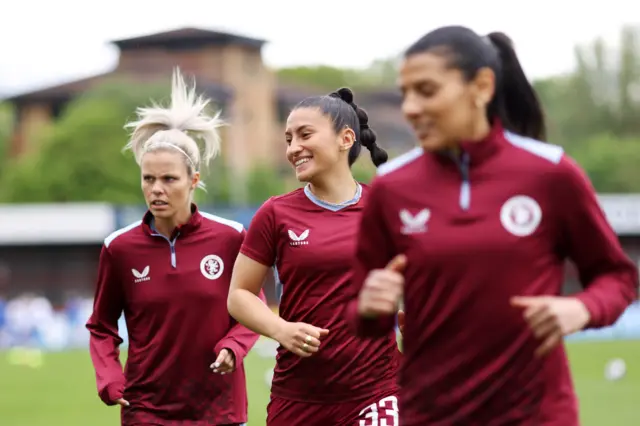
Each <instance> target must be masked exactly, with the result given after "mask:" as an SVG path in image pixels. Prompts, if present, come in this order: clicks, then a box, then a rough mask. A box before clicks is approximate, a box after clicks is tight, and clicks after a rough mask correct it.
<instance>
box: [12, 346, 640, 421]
mask: <svg viewBox="0 0 640 426" xmlns="http://www.w3.org/2000/svg"><path fill="white" fill-rule="evenodd" d="M568 348H569V354H570V359H571V367H572V370H573V373H574V379H575V382H576V386H577V388H578V393H579V396H580V405H581V416H582V424H583V426H638V425H640V340H637V341H602V342H573V343H570V344H569V345H568ZM267 352H268V351H267ZM613 358H622V359H624V360H625V362H626V364H627V374H626V376H625V377H624V378H623V379H621V380H619V381H615V382H612V381H607V380H605V378H604V366H605V364H606V363H607V361H608V360H610V359H613ZM273 363H274V360H273V357H272V356H270V355H269V356H265V355H264V354H263V355H262V356H261V355H260V354H259V353H258V351H257V350H254V351H253V352H252V353H251V354H250V355H249V357H248V359H247V360H246V368H247V378H248V388H249V404H250V405H249V426H262V425H264V423H265V406H266V403H267V401H268V397H269V388H268V387H267V384H266V381H265V377H266V375H267V373H268V372H269V371H270V369H271V368H272V367H273ZM117 424H119V416H118V411H117V409H116V408H111V407H105V406H104V405H102V403H101V402H100V401H99V399H98V397H97V395H96V391H95V383H94V375H93V370H92V367H91V363H90V360H89V355H88V353H87V352H84V351H72V352H62V353H50V354H46V355H45V356H44V362H43V365H42V366H41V367H39V368H31V367H27V366H22V365H14V364H12V363H10V362H9V356H8V353H6V352H5V353H0V425H2V426H58V425H60V426H89V425H90V426H114V425H117Z"/></svg>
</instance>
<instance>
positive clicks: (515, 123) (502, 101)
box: [487, 32, 546, 141]
mask: <svg viewBox="0 0 640 426" xmlns="http://www.w3.org/2000/svg"><path fill="white" fill-rule="evenodd" d="M487 39H488V40H490V41H491V44H492V45H493V46H494V47H495V49H496V50H497V52H498V57H499V60H500V65H501V66H500V71H501V72H500V74H501V75H500V78H499V80H498V83H499V87H497V88H496V95H495V96H494V98H493V101H492V102H491V104H490V105H489V111H488V112H489V114H490V116H492V115H497V116H498V117H499V118H500V120H501V121H502V124H503V126H504V127H505V129H507V130H510V131H512V132H514V133H517V134H520V135H523V136H527V137H530V138H533V139H537V140H540V141H544V140H546V128H545V120H544V113H543V111H542V106H541V104H540V100H539V99H538V96H537V95H536V92H535V90H534V89H533V87H532V86H531V83H529V80H528V79H527V76H526V75H525V74H524V70H523V69H522V66H520V61H519V60H518V56H517V55H516V52H515V50H514V49H513V43H512V41H511V39H510V38H509V37H508V36H507V35H506V34H504V33H497V32H496V33H491V34H489V35H487Z"/></svg>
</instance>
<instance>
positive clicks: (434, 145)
mask: <svg viewBox="0 0 640 426" xmlns="http://www.w3.org/2000/svg"><path fill="white" fill-rule="evenodd" d="M420 146H421V147H422V149H424V150H425V151H429V152H434V151H441V150H443V149H445V148H447V144H446V143H445V142H444V141H442V140H440V139H434V138H428V139H422V140H420Z"/></svg>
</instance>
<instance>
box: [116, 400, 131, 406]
mask: <svg viewBox="0 0 640 426" xmlns="http://www.w3.org/2000/svg"><path fill="white" fill-rule="evenodd" d="M116 404H118V405H120V406H122V407H128V406H129V401H127V400H126V399H124V398H118V399H116Z"/></svg>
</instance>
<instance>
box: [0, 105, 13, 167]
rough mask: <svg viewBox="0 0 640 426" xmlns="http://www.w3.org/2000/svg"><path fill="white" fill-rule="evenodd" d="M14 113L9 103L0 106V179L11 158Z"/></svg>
mask: <svg viewBox="0 0 640 426" xmlns="http://www.w3.org/2000/svg"><path fill="white" fill-rule="evenodd" d="M13 121H14V112H13V108H12V107H11V105H10V104H8V103H2V104H0V178H1V175H2V173H3V171H4V170H5V165H6V164H7V158H8V156H9V146H10V142H11V132H12V130H13Z"/></svg>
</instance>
